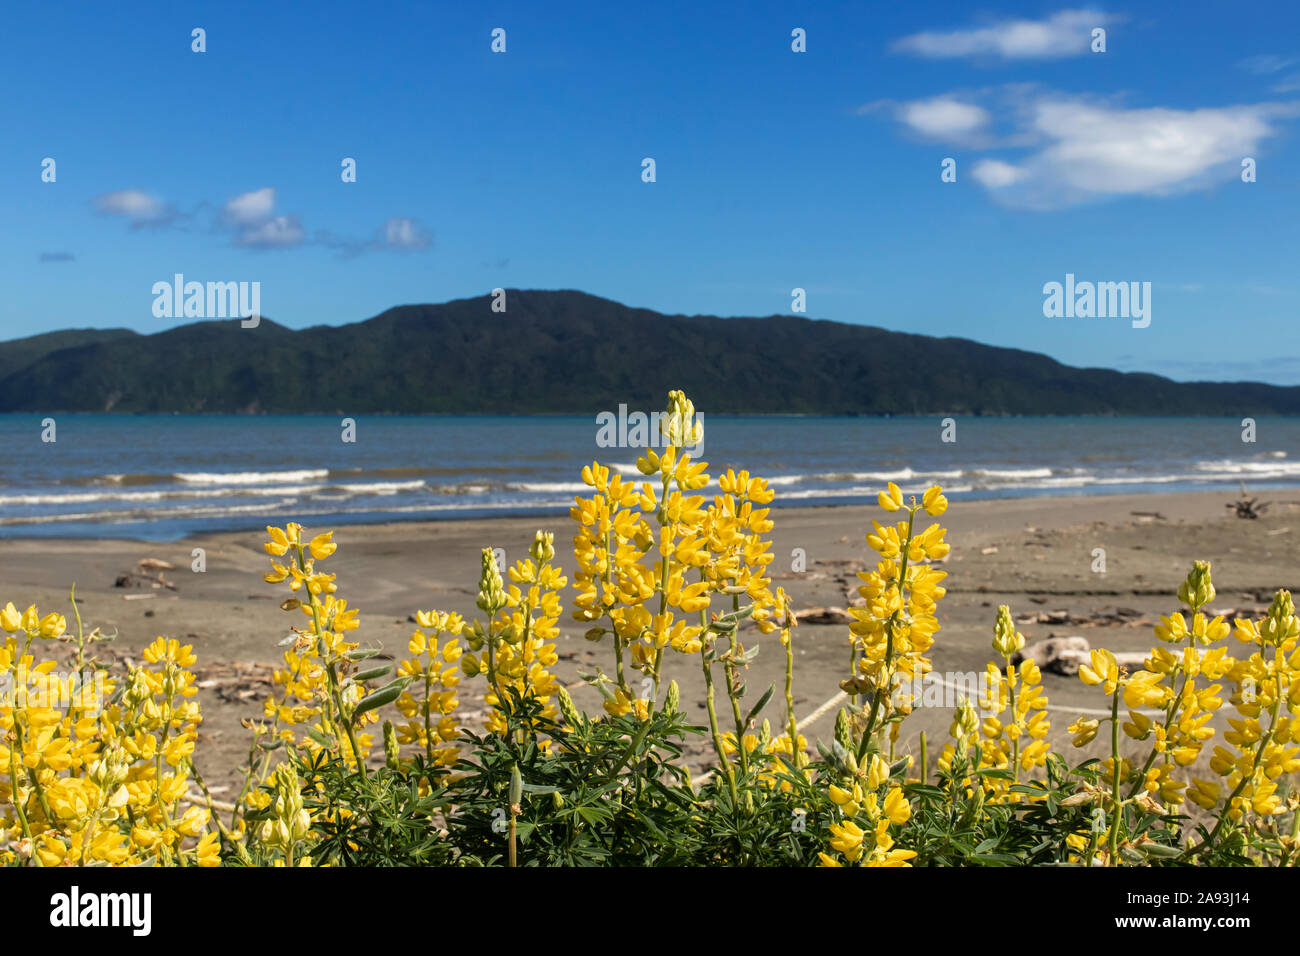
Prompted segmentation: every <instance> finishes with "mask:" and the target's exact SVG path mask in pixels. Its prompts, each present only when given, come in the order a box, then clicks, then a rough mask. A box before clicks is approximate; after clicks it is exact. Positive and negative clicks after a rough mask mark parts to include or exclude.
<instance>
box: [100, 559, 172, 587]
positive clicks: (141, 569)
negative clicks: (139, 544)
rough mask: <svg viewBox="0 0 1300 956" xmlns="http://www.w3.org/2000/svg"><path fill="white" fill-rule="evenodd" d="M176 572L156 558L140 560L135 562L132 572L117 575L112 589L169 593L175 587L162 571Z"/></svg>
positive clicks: (169, 565)
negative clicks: (155, 589) (162, 589)
mask: <svg viewBox="0 0 1300 956" xmlns="http://www.w3.org/2000/svg"><path fill="white" fill-rule="evenodd" d="M174 570H176V568H175V566H174V565H171V564H168V563H167V562H166V561H162V560H159V559H158V558H141V559H140V560H139V561H137V562H136V565H135V570H134V571H127V572H126V573H125V574H119V575H118V576H117V580H116V581H114V582H113V586H114V587H119V588H141V587H146V586H148V587H152V588H167V589H168V590H169V591H175V590H176V589H177V588H176V585H175V584H173V583H172V582H171V581H168V580H167V578H166V577H165V576H164V575H163V572H164V571H174Z"/></svg>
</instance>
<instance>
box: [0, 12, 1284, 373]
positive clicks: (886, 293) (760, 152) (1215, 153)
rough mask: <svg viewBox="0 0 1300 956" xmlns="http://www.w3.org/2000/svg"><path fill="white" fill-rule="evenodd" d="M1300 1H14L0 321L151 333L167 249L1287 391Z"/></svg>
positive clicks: (394, 288) (284, 286)
mask: <svg viewBox="0 0 1300 956" xmlns="http://www.w3.org/2000/svg"><path fill="white" fill-rule="evenodd" d="M741 11H743V12H741ZM1298 11H1300V7H1297V5H1295V4H1294V3H1290V2H1280V0H1279V2H1275V3H1250V2H1234V3H1214V4H1208V3H1192V2H1188V0H1180V2H1177V3H1145V2H1144V3H1142V4H1140V5H1138V4H1133V3H1130V4H1128V5H1118V4H1116V5H1113V6H1111V5H1106V6H1093V7H1082V6H1078V5H1068V4H1067V5H1059V4H1057V5H1054V4H1033V3H1004V4H1001V5H998V6H992V7H983V6H978V7H977V6H973V5H970V4H967V3H927V4H890V5H885V4H870V5H864V4H860V3H843V4H835V3H824V4H817V5H803V4H791V3H786V4H779V3H763V2H758V3H746V4H744V5H743V6H742V5H734V6H733V5H727V6H723V5H713V4H708V3H703V4H691V3H680V4H672V3H656V4H651V5H647V6H641V5H629V4H611V3H598V4H597V3H592V4H581V5H579V4H558V3H557V4H550V3H548V4H529V3H520V4H509V3H492V2H487V3H476V4H472V5H469V4H417V3H401V2H394V3H378V4H360V5H358V4H343V3H337V4H335V3H312V4H301V5H294V4H265V3H241V2H223V3H219V4H217V3H213V4H179V3H178V4H161V3H159V4H152V5H148V4H136V3H130V2H123V3H116V4H113V5H104V4H91V3H84V4H82V3H74V4H64V5H60V6H59V7H57V8H55V7H47V6H41V5H35V4H29V5H15V4H10V5H9V6H8V7H7V8H6V10H5V11H4V13H3V14H0V87H2V88H3V89H4V90H6V91H7V94H8V95H7V96H5V98H4V102H3V106H0V122H2V123H3V129H4V136H3V140H2V141H0V142H2V144H3V145H2V146H0V216H2V217H3V219H4V228H3V230H0V288H2V289H3V291H4V294H3V296H0V337H3V338H10V337H15V336H20V335H29V334H33V333H36V332H43V331H48V330H52V329H58V328H66V327H70V326H100V327H111V326H126V327H130V328H133V329H135V330H137V331H140V332H152V331H158V330H161V329H163V328H166V327H168V326H169V325H172V324H177V320H171V319H159V318H155V317H154V315H153V313H152V304H153V295H152V292H151V289H152V286H153V284H154V283H155V282H157V281H160V280H170V278H171V276H172V275H173V274H174V273H177V272H180V273H184V275H185V276H186V278H187V279H192V280H199V281H209V280H212V281H258V282H260V283H261V297H262V311H263V313H264V314H265V315H267V316H268V317H270V318H272V319H274V320H276V321H278V322H282V323H284V324H286V325H290V326H294V327H303V326H309V325H314V324H318V323H329V324H338V323H344V322H352V321H357V320H359V319H364V318H367V317H369V316H371V315H374V314H377V313H378V312H381V311H383V310H384V309H385V308H388V307H389V306H392V305H397V304H402V303H412V302H441V301H445V300H448V299H453V298H461V297H465V296H473V295H482V294H485V293H487V292H488V291H489V290H491V289H492V288H494V287H497V286H502V287H511V288H550V289H555V288H577V289H583V290H585V291H588V292H591V293H594V294H597V295H602V296H607V297H609V298H613V299H617V300H619V301H622V302H625V303H628V304H630V305H636V306H644V307H648V308H653V309H657V310H660V311H664V312H674V313H675V312H685V313H706V314H719V315H755V314H759V315H767V314H772V313H778V312H783V313H788V312H790V309H791V290H792V289H794V288H796V287H799V288H803V289H805V290H806V291H807V314H808V315H809V316H810V317H816V318H828V319H835V320H838V321H844V322H860V323H865V324H871V325H880V326H884V327H886V328H891V329H901V330H906V331H911V332H918V333H924V334H928V335H960V336H966V337H970V338H974V339H977V340H980V341H983V342H988V343H992V344H996V345H1003V346H1010V347H1015V348H1022V349H1027V350H1031V351H1037V352H1044V353H1047V354H1049V355H1051V356H1053V357H1055V358H1058V359H1060V360H1062V361H1065V362H1068V363H1070V364H1075V365H1098V366H1108V367H1117V368H1121V369H1125V370H1129V369H1143V370H1150V371H1156V372H1160V373H1162V374H1166V375H1170V376H1172V377H1175V378H1180V379H1188V378H1213V379H1225V378H1227V379H1235V378H1257V379H1261V380H1265V381H1272V382H1278V383H1283V384H1293V383H1300V357H1298V356H1300V350H1297V348H1296V345H1297V342H1298V341H1300V333H1298V332H1297V319H1300V314H1298V313H1300V308H1298V306H1300V280H1298V279H1297V265H1298V264H1300V242H1298V241H1297V235H1298V233H1300V221H1298V220H1297V210H1300V136H1298V134H1300V12H1298ZM1094 26H1098V27H1100V28H1102V29H1104V30H1105V31H1106V34H1105V42H1106V50H1105V52H1104V53H1099V52H1093V51H1092V50H1091V48H1090V46H1091V43H1092V39H1091V36H1092V29H1093V27H1094ZM195 27H201V28H203V29H204V30H205V31H206V46H207V50H206V52H204V53H195V52H193V51H192V50H191V42H192V41H191V30H192V29H193V28H195ZM497 27H501V28H504V29H505V30H506V52H505V53H493V52H492V51H491V49H490V45H491V31H492V30H493V29H494V28H497ZM795 28H802V29H803V30H805V31H806V37H807V39H806V44H807V51H806V52H804V53H796V52H793V51H792V49H791V43H792V39H791V31H792V30H793V29H795ZM1247 156H1248V157H1251V158H1253V159H1254V160H1255V161H1256V174H1257V181H1256V182H1253V183H1244V182H1242V181H1241V168H1240V164H1241V160H1242V158H1243V157H1247ZM46 157H50V158H53V159H54V160H55V162H56V164H57V166H56V175H57V179H56V181H55V182H53V183H47V182H42V179H41V163H42V160H43V159H44V158H46ZM344 157H353V158H355V159H356V161H357V182H355V183H344V182H342V181H341V178H340V163H341V161H342V160H343V158H344ZM645 157H653V158H654V160H655V163H656V181H655V182H653V183H645V182H643V181H642V176H641V173H642V160H643V158H645ZM947 157H951V158H953V159H955V160H956V161H957V181H956V182H955V183H944V182H941V178H940V172H941V166H940V164H941V162H942V160H943V159H944V158H947ZM1067 273H1073V274H1075V276H1076V277H1077V279H1079V280H1092V281H1138V282H1150V283H1151V287H1152V301H1151V318H1152V321H1151V324H1150V326H1149V327H1147V328H1143V329H1134V328H1132V327H1131V324H1130V322H1129V321H1127V320H1125V319H1115V318H1107V319H1099V318H1069V319H1066V318H1045V317H1044V316H1043V300H1044V295H1043V285H1044V284H1045V283H1048V282H1052V281H1058V282H1060V281H1063V280H1064V277H1065V275H1066V274H1067ZM500 320H501V321H508V313H507V315H506V316H503V317H501V318H500ZM916 361H917V364H918V366H919V367H924V362H925V356H924V355H923V354H922V355H917V356H916Z"/></svg>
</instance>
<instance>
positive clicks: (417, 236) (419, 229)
mask: <svg viewBox="0 0 1300 956" xmlns="http://www.w3.org/2000/svg"><path fill="white" fill-rule="evenodd" d="M381 232H382V233H383V236H384V243H385V244H387V245H388V246H389V248H392V249H427V248H428V247H429V244H430V243H431V242H432V241H433V237H432V236H431V235H430V234H429V231H428V230H427V229H425V228H424V227H423V226H421V225H420V224H419V223H418V222H417V221H416V220H414V219H407V218H405V217H401V216H395V217H393V218H392V219H390V220H388V222H386V223H384V225H383V227H382V229H381Z"/></svg>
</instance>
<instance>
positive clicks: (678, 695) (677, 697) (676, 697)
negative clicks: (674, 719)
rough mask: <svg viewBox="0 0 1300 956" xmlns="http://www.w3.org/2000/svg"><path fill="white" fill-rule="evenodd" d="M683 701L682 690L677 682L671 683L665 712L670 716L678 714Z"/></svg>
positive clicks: (665, 700)
mask: <svg viewBox="0 0 1300 956" xmlns="http://www.w3.org/2000/svg"><path fill="white" fill-rule="evenodd" d="M681 700H682V689H681V688H680V687H678V686H677V681H675V680H672V681H669V682H668V695H667V696H666V697H665V698H664V712H665V713H668V714H672V713H676V712H677V708H678V705H679V704H680V703H681Z"/></svg>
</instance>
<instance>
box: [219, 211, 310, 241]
mask: <svg viewBox="0 0 1300 956" xmlns="http://www.w3.org/2000/svg"><path fill="white" fill-rule="evenodd" d="M304 235H305V233H304V232H303V228H302V223H300V222H299V221H298V217H297V216H276V217H275V218H273V219H268V220H266V221H265V222H263V223H261V224H259V225H256V226H249V227H247V228H245V229H244V230H243V231H241V232H240V233H239V235H237V236H236V237H235V245H237V246H251V247H253V248H257V249H283V248H285V247H286V246H296V245H300V244H301V243H302V241H303V238H304Z"/></svg>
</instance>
